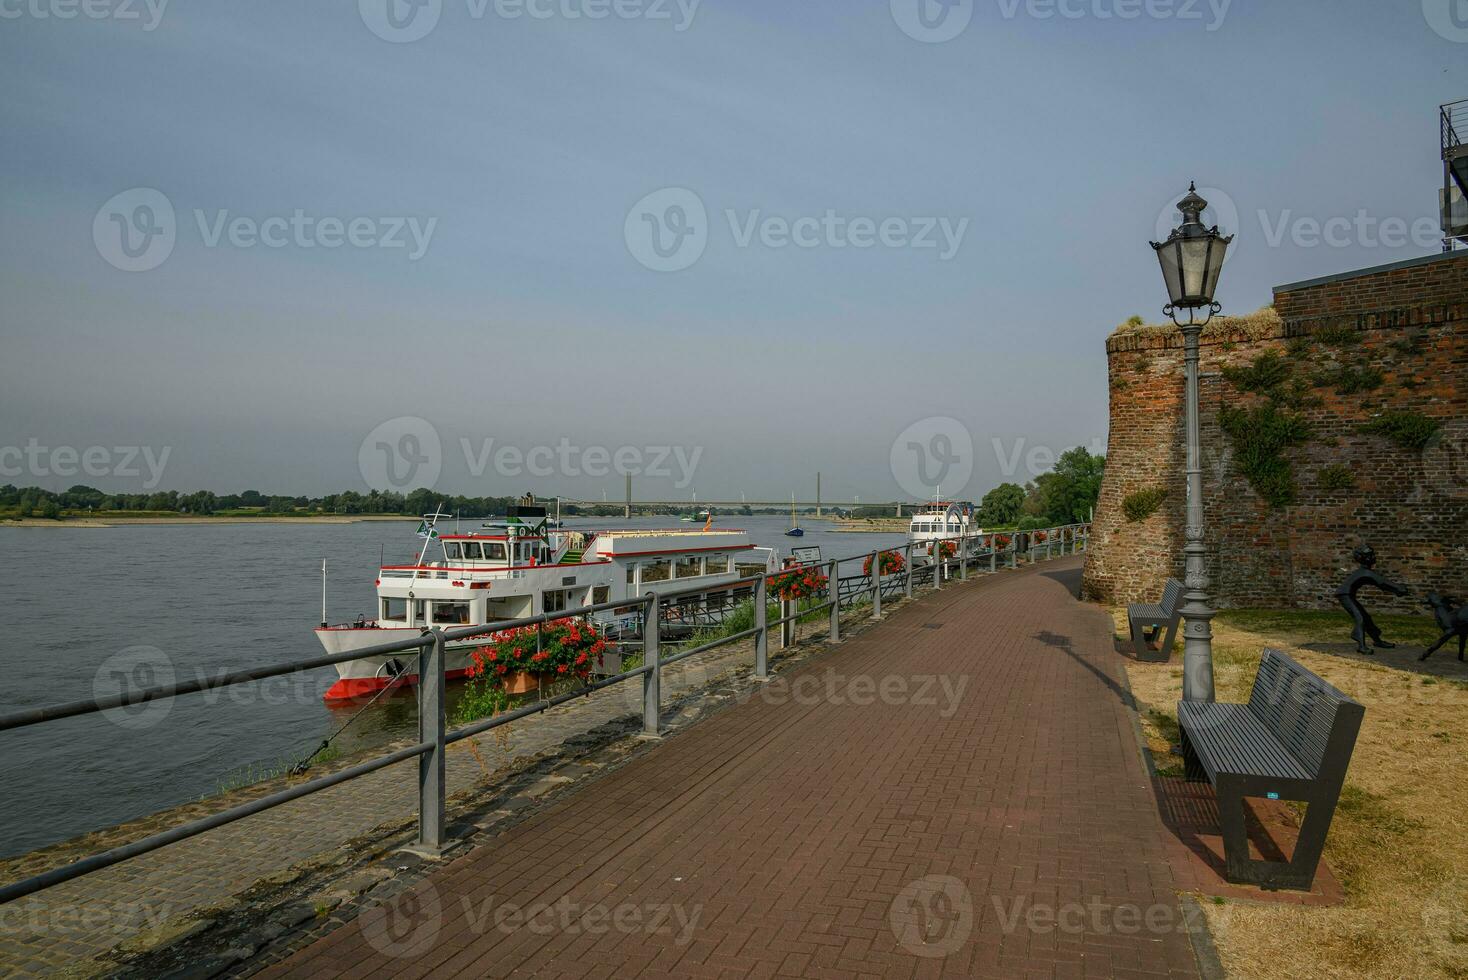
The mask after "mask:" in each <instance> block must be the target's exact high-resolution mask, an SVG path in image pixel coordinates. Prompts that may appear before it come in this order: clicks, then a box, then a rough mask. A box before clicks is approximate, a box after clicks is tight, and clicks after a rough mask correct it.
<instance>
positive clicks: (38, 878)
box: [0, 524, 1090, 905]
mask: <svg viewBox="0 0 1468 980" xmlns="http://www.w3.org/2000/svg"><path fill="white" fill-rule="evenodd" d="M1089 528H1090V525H1088V524H1073V525H1065V526H1063V527H1055V528H1049V529H1045V532H1046V535H1047V541H1048V539H1049V537H1050V536H1053V535H1057V534H1063V532H1065V531H1070V532H1071V544H1072V553H1074V547H1075V543H1076V541H1077V540H1080V539H1089V535H1090V532H1089ZM993 533H996V532H990V533H989V534H987V535H978V534H957V535H949V536H940V537H937V538H930V539H927V540H926V541H925V542H924V544H926V543H928V542H932V543H934V544H937V543H946V542H949V541H953V542H960V545H959V547H957V548H956V549H955V550H956V551H957V552H958V555H957V556H954V557H947V556H944V555H943V554H942V549H941V548H934V549H933V550H934V552H935V558H936V560H935V561H934V562H933V563H932V564H931V565H929V566H925V567H928V568H932V569H934V575H933V576H932V578H933V586H934V588H941V587H942V579H943V576H944V573H945V572H946V571H947V570H948V569H949V568H950V567H951V566H952V565H953V564H955V563H958V564H959V565H960V567H961V568H962V573H963V576H964V577H967V568H968V559H969V558H970V554H969V549H968V548H967V547H966V544H967V543H968V542H969V541H972V540H974V539H977V538H981V537H986V536H987V537H989V538H990V541H989V545H990V547H989V551H988V552H987V554H988V555H989V556H990V559H991V562H990V567H991V569H992V568H993V567H994V565H993V559H994V556H996V555H997V554H998V552H997V551H996V550H995V549H994V548H993V538H992V534H993ZM1005 533H1008V532H1005ZM1025 533H1030V534H1033V533H1035V532H1022V531H1021V532H1012V537H1011V541H1010V547H1009V548H1008V549H1006V550H1007V551H1008V552H1010V553H1011V554H1012V555H1017V553H1018V544H1019V542H1018V535H1019V534H1025ZM1078 536H1081V537H1078ZM898 550H899V549H898V548H879V549H877V550H875V551H872V552H864V553H861V554H857V555H851V556H848V557H846V558H833V559H830V560H829V561H827V562H824V563H822V564H821V565H819V566H817V567H824V568H827V569H828V570H829V571H830V572H831V573H832V574H830V575H829V576H828V582H827V586H826V594H827V596H828V598H827V601H826V602H824V603H822V604H820V605H818V606H814V607H812V608H809V609H799V608H795V609H793V611H791V612H789V613H788V614H787V615H784V616H781V617H779V618H776V619H770V618H769V617H768V614H767V611H766V603H765V597H766V585H767V583H768V582H769V581H770V580H771V579H772V578H774V577H775V576H776V575H778V574H780V573H781V572H782V571H785V570H784V569H780V570H776V571H775V572H773V573H761V574H758V575H751V576H745V577H743V578H739V579H734V580H732V581H723V582H719V583H717V584H704V585H701V586H688V587H686V588H682V589H674V590H670V591H667V592H663V593H656V592H648V593H646V594H645V595H642V596H634V597H629V598H624V599H621V600H609V601H607V602H601V603H595V604H593V605H590V606H581V607H578V608H576V609H567V610H561V611H559V612H555V613H542V614H541V615H539V616H527V617H524V618H521V619H512V620H503V621H499V622H495V623H486V624H481V625H477V626H465V627H458V628H454V629H449V630H444V629H441V628H434V629H424V630H423V632H422V633H420V634H419V635H418V636H416V637H413V638H410V639H404V640H398V641H394V642H389V643H382V644H377V645H374V646H372V647H368V648H365V649H360V650H354V651H352V652H350V653H345V654H332V655H327V656H322V657H312V658H309V659H306V660H301V661H296V662H292V663H281V664H274V665H271V666H268V667H260V668H255V669H253V670H242V671H235V672H232V673H228V674H222V675H220V676H218V677H214V678H201V679H199V680H195V681H188V682H185V683H182V684H168V685H159V686H157V687H152V688H144V689H141V690H138V691H132V692H128V693H125V694H119V695H114V696H110V697H106V698H94V699H93V700H91V701H71V702H65V703H61V704H55V705H47V706H43V707H41V708H34V709H30V710H27V711H20V712H14V713H12V714H9V715H4V716H0V731H6V730H10V729H17V728H24V727H27V726H30V725H37V724H41V723H43V722H48V721H56V720H59V719H62V718H72V717H76V716H79V715H85V714H93V713H97V712H101V711H107V710H111V709H114V708H121V707H127V706H129V705H134V704H142V703H146V702H148V701H155V700H162V699H165V698H172V697H180V696H183V695H186V694H195V693H199V692H201V691H209V690H217V689H219V688H223V687H230V686H233V685H237V684H244V683H248V682H251V681H256V680H265V679H267V678H270V677H278V676H281V675H283V674H291V673H299V672H301V671H305V670H313V669H316V668H319V667H326V666H332V665H335V664H339V663H344V662H346V661H349V660H356V659H359V658H361V657H364V656H374V655H381V654H384V653H399V652H405V651H408V650H415V651H416V657H417V659H418V661H419V670H418V675H419V681H420V682H419V684H418V711H419V717H420V719H433V721H432V722H430V723H429V724H428V725H426V726H424V727H423V728H420V731H423V732H424V737H425V739H426V740H425V741H422V742H418V743H416V744H414V745H410V746H406V747H404V748H399V749H396V750H394V751H392V752H388V753H385V754H383V755H380V756H377V757H375V758H372V759H369V760H366V761H364V762H361V763H358V764H356V765H354V766H350V767H348V768H346V769H342V770H339V771H337V772H334V773H330V774H328V775H326V776H321V777H319V778H317V779H312V780H309V781H307V782H305V783H301V784H299V785H296V786H291V787H288V788H286V789H284V790H280V791H278V792H275V793H271V794H268V795H266V796H262V797H260V798H259V799H255V800H251V801H249V802H247V803H243V804H240V805H238V806H234V807H230V808H228V809H225V810H222V811H220V812H218V813H214V814H210V815H209V816H207V817H202V818H200V819H198V820H193V821H190V822H188V823H184V824H181V825H179V826H177V827H173V828H170V829H168V830H164V831H160V832H159V833H156V834H152V835H149V836H147V837H143V838H141V839H139V840H136V841H132V842H130V843H127V844H123V845H120V846H118V847H114V848H111V849H109V850H106V851H102V852H99V853H97V854H92V855H89V856H88V857H85V858H82V859H80V860H77V861H74V862H72V863H70V864H66V865H62V866H60V867H57V868H52V869H51V870H49V871H45V872H42V873H41V874H38V875H33V876H31V877H29V878H25V879H23V880H21V881H16V882H11V883H9V884H6V885H3V886H0V905H3V904H5V903H7V902H11V901H14V900H16V899H19V898H23V897H25V896H27V895H30V894H33V893H35V892H38V891H41V890H43V889H46V888H50V887H52V886H53V885H57V884H60V883H62V882H65V881H70V880H72V879H74V878H78V877H81V876H83V875H86V874H90V873H92V872H94V871H100V870H102V869H103V868H108V867H111V866H113V865H115V864H118V863H121V862H122V861H126V860H129V859H131V858H134V857H138V856H140V855H142V854H147V853H149V852H150V851H154V850H157V849H158V848H161V847H166V846H167V845H169V844H174V843H177V842H179V841H183V840H187V839H189V838H191V837H196V836H198V835H199V834H202V833H206V832H208V831H210V830H214V829H216V828H218V827H222V826H225V825H226V824H230V823H233V822H235V821H237V820H241V819H244V818H245V817H248V816H251V815H253V814H256V813H260V812H262V811H264V810H268V809H271V808H273V807H277V806H281V805H283V804H286V803H290V802H292V801H294V800H298V799H300V798H302V797H305V796H309V795H311V794H314V793H319V792H321V791H323V790H326V789H330V788H331V787H333V786H337V785H339V784H341V783H344V782H347V781H349V780H352V779H356V778H357V777H359V776H364V775H367V774H369V773H373V772H377V771H378V770H381V769H385V768H387V767H389V766H392V765H396V764H397V763H400V762H405V761H407V760H409V759H412V758H415V757H416V758H417V759H418V760H419V801H418V813H419V843H420V846H422V847H425V848H429V849H436V848H440V847H441V846H442V844H443V840H444V803H445V788H444V784H443V778H442V777H443V772H444V769H443V764H444V752H445V750H446V748H447V746H449V745H451V744H453V743H455V742H459V741H461V740H463V739H466V738H472V737H473V736H475V735H478V734H482V733H484V732H487V731H490V730H492V729H495V728H498V727H500V726H502V725H507V724H510V723H511V722H514V721H517V720H519V719H521V718H525V717H528V716H530V715H534V714H537V713H540V712H544V711H548V710H550V709H551V708H553V707H556V706H557V705H561V704H565V703H567V702H569V701H572V700H574V699H576V698H583V697H589V696H591V695H592V694H593V693H595V692H597V691H600V690H603V689H605V688H608V687H612V686H614V685H616V684H620V683H623V682H625V681H628V680H631V679H633V678H638V677H640V678H642V680H643V719H644V722H643V724H644V733H645V734H647V735H649V736H652V737H657V736H659V735H660V733H661V728H660V722H659V711H660V708H659V704H660V692H661V672H662V668H663V666H664V665H672V664H674V663H677V662H678V661H680V660H684V659H687V658H688V657H692V656H695V655H697V654H700V653H706V652H708V651H711V650H714V649H717V648H718V647H722V646H726V645H728V644H732V643H738V642H741V641H743V640H747V639H749V638H751V637H753V638H754V639H755V676H756V677H757V678H758V679H761V680H764V679H766V678H767V676H768V661H767V654H766V648H767V643H768V638H769V632H770V630H771V629H773V628H775V627H780V628H781V631H782V636H783V635H784V634H785V631H786V630H787V628H788V629H790V630H791V631H792V633H793V626H792V624H793V623H795V622H796V621H798V620H802V619H805V618H807V617H810V616H814V615H818V614H820V613H822V612H829V614H830V619H831V631H832V632H831V636H832V639H833V640H835V639H837V638H839V627H840V611H841V583H842V582H849V581H854V580H861V579H870V580H871V582H872V587H871V590H870V591H871V594H872V603H873V608H872V616H873V617H874V618H876V619H880V618H881V601H882V591H883V581H882V580H883V578H884V577H886V578H892V577H895V575H894V576H883V575H882V573H881V569H880V558H879V556H880V555H881V554H882V553H884V552H888V551H898ZM900 550H902V551H904V552H905V554H906V556H907V561H906V564H905V566H904V568H905V572H904V573H903V576H904V584H903V588H904V591H905V593H906V594H907V595H909V596H910V595H911V594H912V584H913V580H914V578H915V576H914V569H913V562H912V557H913V550H914V545H913V542H911V541H909V542H907V543H906V544H905V545H904V546H903V547H902V548H901V549H900ZM1035 550H1036V549H1035V548H1034V547H1032V548H1031V560H1034V551H1035ZM1062 553H1063V549H1062ZM979 554H985V553H984V552H980V553H979ZM1047 554H1048V547H1047ZM975 557H977V556H975ZM867 560H871V561H872V563H873V564H872V569H871V571H870V572H866V573H863V574H861V575H856V576H848V577H844V578H843V577H841V575H840V566H841V565H843V564H845V563H848V562H853V561H860V562H865V561H867ZM743 585H752V586H753V587H754V598H755V625H754V626H753V627H751V628H750V629H746V630H742V631H740V632H737V633H734V634H731V635H729V636H724V637H719V638H718V639H716V640H712V641H710V642H707V643H703V644H700V645H698V646H695V647H693V648H690V649H687V650H681V651H678V652H676V653H672V654H669V655H668V656H666V657H664V656H661V655H660V653H659V649H658V648H659V632H660V629H659V624H660V612H659V610H660V609H661V606H662V605H663V604H664V603H665V602H667V601H669V600H676V599H679V598H682V597H685V596H690V595H697V594H701V593H706V592H708V591H710V590H711V589H720V590H723V589H731V588H738V587H740V586H743ZM791 605H796V604H795V603H791ZM629 608H638V609H640V610H641V614H642V616H643V617H644V623H645V625H644V638H643V639H644V651H645V654H644V663H643V664H642V665H641V666H639V667H635V668H632V669H630V670H626V671H622V672H620V673H618V674H615V675H613V676H610V677H605V678H601V679H598V680H595V681H592V680H587V681H585V682H584V683H583V684H582V685H581V686H580V687H577V688H575V689H572V690H568V691H564V692H562V693H560V694H557V695H555V696H553V697H550V698H544V699H541V700H538V701H535V702H533V703H531V704H526V705H522V706H521V707H519V708H517V709H515V710H514V711H509V712H505V713H502V714H498V715H495V716H494V717H493V718H489V719H485V720H483V721H479V722H474V723H472V724H469V725H466V726H464V727H461V728H459V729H457V730H455V731H448V730H447V725H446V723H445V718H444V712H443V691H444V663H443V653H444V645H445V643H447V642H449V641H451V640H461V639H470V638H474V637H481V636H490V635H493V634H496V633H502V632H505V631H508V630H513V629H525V628H530V627H537V628H543V627H544V626H546V625H547V624H550V623H554V622H559V621H562V620H568V619H580V618H584V617H586V616H590V615H593V614H595V613H598V612H605V611H610V610H618V609H629ZM649 625H650V626H651V629H650V630H649V629H648V628H647V627H648V626H649ZM425 661H426V663H425ZM425 728H426V729H428V730H427V731H424V729H425ZM435 772H436V773H437V775H436V777H435Z"/></svg>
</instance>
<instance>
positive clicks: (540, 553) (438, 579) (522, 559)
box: [316, 507, 779, 701]
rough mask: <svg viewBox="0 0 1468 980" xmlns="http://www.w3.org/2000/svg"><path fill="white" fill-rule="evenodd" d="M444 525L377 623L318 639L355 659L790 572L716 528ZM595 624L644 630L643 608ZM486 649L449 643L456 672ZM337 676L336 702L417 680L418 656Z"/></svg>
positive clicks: (365, 664) (530, 514)
mask: <svg viewBox="0 0 1468 980" xmlns="http://www.w3.org/2000/svg"><path fill="white" fill-rule="evenodd" d="M440 516H442V515H429V516H427V517H425V518H424V521H423V524H422V525H421V526H420V527H419V531H418V533H419V535H420V536H421V537H423V538H424V539H425V540H424V544H423V548H422V551H421V553H420V555H419V557H418V560H417V562H416V563H415V564H412V565H388V566H385V567H383V568H382V569H380V571H379V573H378V578H377V609H376V617H375V618H374V619H371V620H368V619H366V618H365V617H361V618H359V619H358V621H357V622H354V623H349V624H345V625H339V626H328V625H323V626H321V627H320V628H319V629H317V630H316V635H317V637H318V638H319V639H320V640H321V645H322V646H323V647H325V648H326V651H327V653H332V654H336V653H350V652H351V651H352V650H358V649H366V648H368V647H372V646H377V645H380V644H383V643H390V642H392V641H394V640H399V639H404V638H407V637H410V636H415V635H417V634H419V633H421V632H423V631H424V630H425V629H432V628H435V627H439V628H443V629H453V628H456V627H460V626H478V625H484V624H488V623H497V622H506V621H509V620H515V619H526V618H529V617H531V616H539V615H541V614H542V613H548V612H561V611H564V610H572V609H577V608H580V607H583V606H593V605H600V604H602V603H606V602H612V601H616V600H619V599H629V598H633V597H637V596H642V595H646V594H647V593H648V592H657V593H660V594H662V593H668V592H674V591H677V592H684V591H687V590H689V589H690V588H695V587H707V589H708V592H709V593H710V594H711V595H718V594H719V593H721V592H723V593H724V594H727V591H728V590H727V588H724V589H721V586H724V585H726V584H727V583H728V582H731V581H734V580H737V579H739V578H742V577H746V576H750V575H756V574H762V573H766V572H773V571H776V570H777V569H778V567H779V565H778V560H777V556H776V553H775V551H774V550H773V549H771V548H757V547H755V546H754V544H753V543H751V541H750V539H749V535H748V534H747V533H746V532H744V531H739V530H732V529H726V528H713V527H711V526H709V525H705V526H704V527H703V528H701V529H697V530H694V529H673V530H604V531H587V530H572V529H566V528H554V527H551V526H550V525H549V522H548V521H547V520H546V518H545V514H544V512H543V511H540V512H539V513H535V512H534V511H533V510H531V509H528V508H524V507H522V508H518V509H517V511H516V512H512V516H511V517H510V518H509V519H507V520H506V521H503V522H495V523H488V524H485V525H484V526H483V527H482V528H481V530H480V531H479V532H478V533H474V534H444V535H440V534H439V532H438V530H437V527H436V522H437V520H438V518H439V517H440ZM430 552H432V554H431V555H430ZM699 594H701V593H699V592H697V591H695V595H699ZM617 613H624V614H623V615H622V616H620V617H619V616H618V615H617ZM594 618H595V620H596V622H597V624H598V626H599V628H601V629H603V630H608V629H613V630H615V629H617V628H618V627H622V626H631V625H633V624H634V623H636V622H637V621H638V610H637V609H636V607H632V608H629V609H627V610H625V611H623V610H613V611H611V612H604V613H600V614H597V615H596V616H595V617H594ZM484 642H485V639H484V638H477V639H472V640H465V641H460V642H455V643H449V644H447V645H446V648H445V653H444V655H445V665H444V667H445V672H446V674H447V675H448V676H449V677H450V678H456V677H463V676H465V674H466V672H467V669H468V667H469V665H470V657H469V655H470V653H471V652H472V651H473V650H475V649H477V648H478V647H480V646H483V645H484ZM337 672H338V673H339V674H340V675H341V676H340V679H339V680H337V682H336V683H335V684H333V685H332V686H331V689H330V690H328V691H327V692H326V695H325V697H326V700H328V701H337V700H346V699H350V698H357V697H362V696H363V695H370V694H372V693H374V692H377V691H380V690H382V689H383V688H384V687H386V686H388V685H389V684H393V683H401V684H412V683H416V681H417V676H416V664H415V657H414V655H413V654H412V653H411V652H410V653H406V654H403V653H399V654H396V655H382V656H369V657H363V658H361V659H358V660H349V661H347V662H345V663H341V664H338V665H337Z"/></svg>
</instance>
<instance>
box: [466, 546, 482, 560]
mask: <svg viewBox="0 0 1468 980" xmlns="http://www.w3.org/2000/svg"><path fill="white" fill-rule="evenodd" d="M482 557H483V556H482V555H480V553H479V542H478V541H465V542H464V560H465V561H479V560H480V558H482Z"/></svg>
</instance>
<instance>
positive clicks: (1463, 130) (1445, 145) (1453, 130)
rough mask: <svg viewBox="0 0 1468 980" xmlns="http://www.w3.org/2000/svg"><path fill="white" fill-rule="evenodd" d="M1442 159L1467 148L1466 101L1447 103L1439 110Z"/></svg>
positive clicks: (1467, 111)
mask: <svg viewBox="0 0 1468 980" xmlns="http://www.w3.org/2000/svg"><path fill="white" fill-rule="evenodd" d="M1441 114H1442V115H1441V129H1442V151H1443V159H1445V160H1446V159H1450V158H1451V157H1454V156H1457V155H1458V154H1460V153H1462V152H1463V150H1464V149H1465V147H1468V99H1464V100H1463V101H1462V102H1449V103H1448V104H1447V105H1445V106H1443V107H1442V109H1441Z"/></svg>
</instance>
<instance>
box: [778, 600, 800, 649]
mask: <svg viewBox="0 0 1468 980" xmlns="http://www.w3.org/2000/svg"><path fill="white" fill-rule="evenodd" d="M798 602H799V600H797V599H781V600H780V618H781V619H783V620H784V622H783V623H781V624H780V649H781V650H788V649H790V648H791V647H793V646H794V645H795V621H794V620H793V619H791V618H790V617H791V616H794V615H795V607H796V605H797V604H798Z"/></svg>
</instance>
